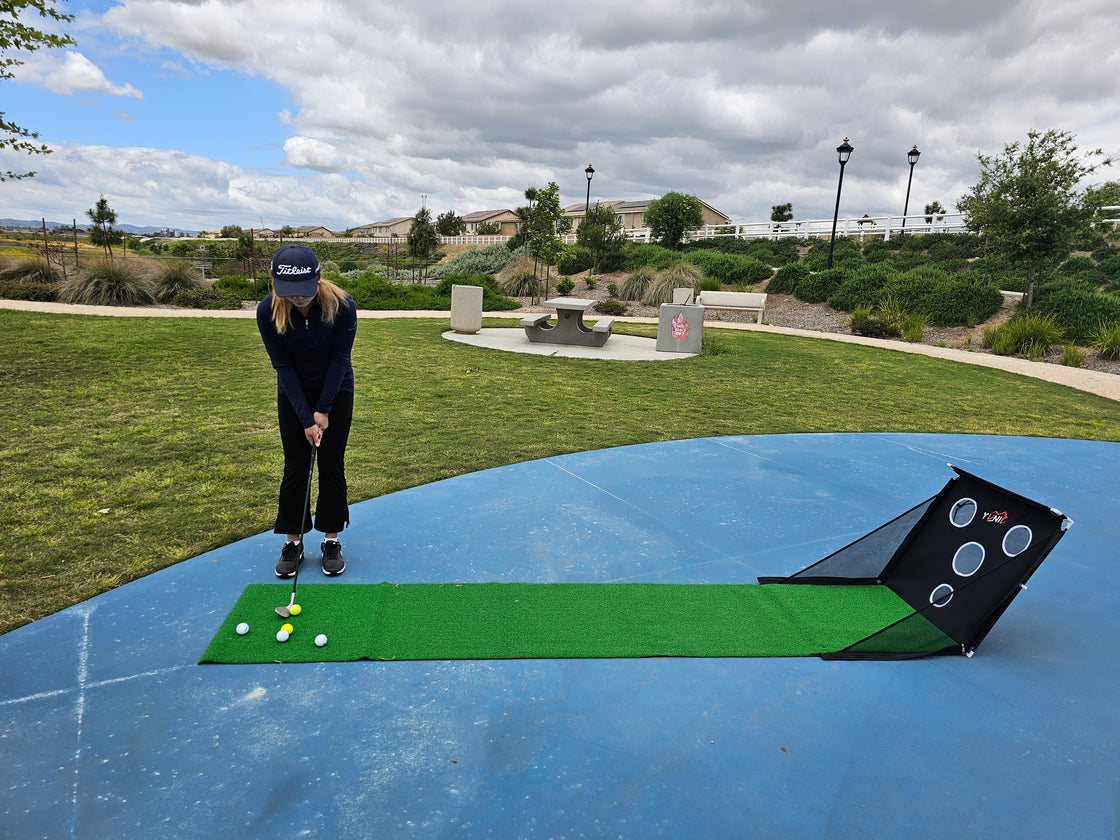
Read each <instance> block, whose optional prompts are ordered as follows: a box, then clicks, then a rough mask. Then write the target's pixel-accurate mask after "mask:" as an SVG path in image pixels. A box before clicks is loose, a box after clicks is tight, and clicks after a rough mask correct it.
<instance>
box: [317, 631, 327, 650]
mask: <svg viewBox="0 0 1120 840" xmlns="http://www.w3.org/2000/svg"><path fill="white" fill-rule="evenodd" d="M326 643H327V637H326V636H325V635H324V634H322V633H320V634H319V635H318V636H316V637H315V647H322V646H323V645H325V644H326Z"/></svg>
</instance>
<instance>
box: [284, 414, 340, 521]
mask: <svg viewBox="0 0 1120 840" xmlns="http://www.w3.org/2000/svg"><path fill="white" fill-rule="evenodd" d="M312 404H314V403H312ZM276 407H277V416H278V418H279V420H280V441H281V443H283V445H284V477H283V479H281V481H280V504H279V507H278V510H277V513H276V528H275V529H274V533H277V534H301V533H302V534H306V533H307V532H309V531H310V530H311V528H312V522H311V508H310V505H307V504H306V503H305V501H304V499H305V495H304V494H306V493H307V475H308V470H309V469H310V467H311V444H310V443H308V442H307V438H306V437H305V436H304V434H303V423H301V422H300V419H299V415H297V414H296V413H295V411H294V410H292V404H291V403H290V402H288V398H287V397H286V396H284V395H283V394H280V395H279V396H278V398H277V400H276ZM353 416H354V394H353V393H349V392H342V393H339V394H338V396H336V397H335V399H334V405H333V406H332V408H331V413H330V424H329V425H328V426H327V430H326V431H325V432H323V440H322V442H321V443H320V444H319V453H318V455H316V456H315V457H316V463H317V464H318V470H319V494H318V497H317V499H316V502H315V523H314V527H315V530H317V531H322V532H323V533H324V534H333V533H335V532H337V531H341V530H342V529H343V528H345V527H346V526H347V525H349V524H350V509H349V507H348V506H347V504H346V467H345V463H344V462H345V458H346V441H347V440H348V439H349V437H350V421H351V419H352V418H353ZM301 509H302V510H303V517H302V519H303V522H302V524H301V523H300V511H301Z"/></svg>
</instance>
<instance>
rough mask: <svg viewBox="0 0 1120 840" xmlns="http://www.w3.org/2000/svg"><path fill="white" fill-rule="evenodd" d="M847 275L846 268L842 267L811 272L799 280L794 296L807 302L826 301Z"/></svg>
mask: <svg viewBox="0 0 1120 840" xmlns="http://www.w3.org/2000/svg"><path fill="white" fill-rule="evenodd" d="M846 276H847V275H846V273H845V272H844V270H843V269H840V268H830V269H827V270H825V271H818V272H817V273H816V274H810V275H809V276H808V277H806V278H804V279H802V280H800V281H798V283H797V286H796V287H794V290H793V294H794V297H796V298H797V299H798V300H800V301H804V302H805V303H824V302H825V301H826V300H828V299H829V297H830V296H831V295H832V293H833V292H835V291H836V288H837V287H838V286H839V285H840V283H841V282H842V281H843V280H844V278H845V277H846Z"/></svg>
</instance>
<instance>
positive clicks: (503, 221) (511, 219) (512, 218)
mask: <svg viewBox="0 0 1120 840" xmlns="http://www.w3.org/2000/svg"><path fill="white" fill-rule="evenodd" d="M463 221H464V222H466V225H467V235H468V236H473V235H475V234H476V233H478V226H479V225H480V224H481V223H482V222H497V223H498V224H499V225H501V230H500V231H499V233H498V235H499V236H513V235H515V234H516V233H517V232H518V231H519V230H520V229H521V220H520V219H518V218H517V214H516V213H514V212H513V211H512V210H479V211H477V212H475V213H467V214H466V215H465V216H463Z"/></svg>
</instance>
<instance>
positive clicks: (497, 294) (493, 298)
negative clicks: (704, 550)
mask: <svg viewBox="0 0 1120 840" xmlns="http://www.w3.org/2000/svg"><path fill="white" fill-rule="evenodd" d="M454 286H481V287H482V309H483V311H485V312H501V311H504V310H510V309H517V308H519V307H520V306H521V304H520V303H518V302H517V301H516V300H510V299H509V298H507V297H505V296H504V295H503V294H502V292H501V290H500V289H499V288H498V281H497V280H496V279H495V278H494V275H493V274H448V275H447V276H446V277H444V278H443V279H442V280H440V281H439V283H437V284H436V287H435V289H434V292H435V294H436V295H437V296H438V297H440V298H444V299H446V301H447V305H446V307H445V306H443V305H442V304H441V305H440V307H439V308H440V309H444V308H446V309H450V308H451V291H452V287H454ZM557 287H559V284H557Z"/></svg>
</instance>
